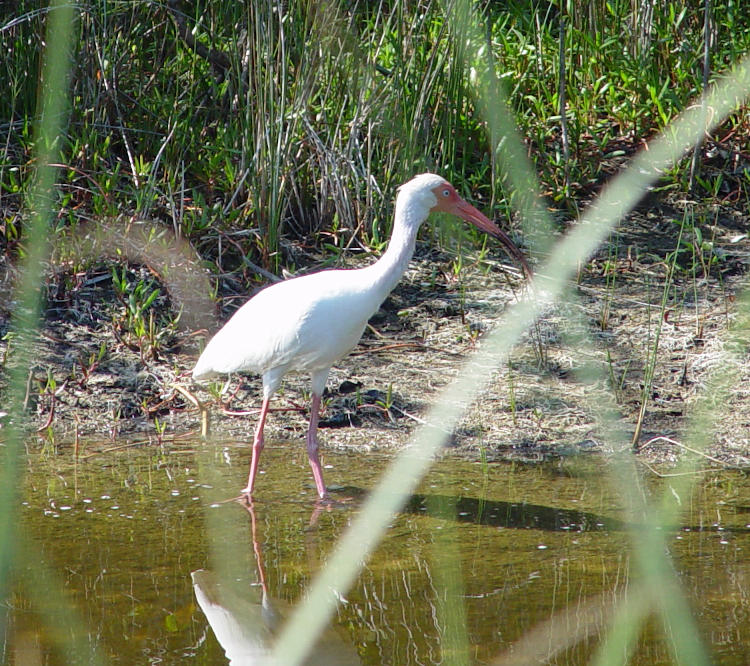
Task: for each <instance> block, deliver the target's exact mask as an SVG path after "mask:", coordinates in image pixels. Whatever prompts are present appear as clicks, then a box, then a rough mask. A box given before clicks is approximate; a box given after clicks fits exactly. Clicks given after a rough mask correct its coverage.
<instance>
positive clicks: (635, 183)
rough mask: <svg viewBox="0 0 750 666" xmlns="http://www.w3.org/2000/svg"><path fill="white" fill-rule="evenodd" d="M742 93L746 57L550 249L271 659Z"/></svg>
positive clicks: (387, 477) (322, 609)
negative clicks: (496, 377)
mask: <svg viewBox="0 0 750 666" xmlns="http://www.w3.org/2000/svg"><path fill="white" fill-rule="evenodd" d="M748 91H750V57H746V58H744V59H743V60H742V61H741V62H740V63H739V64H738V65H737V67H735V68H734V69H733V71H732V72H731V74H730V75H729V76H727V77H726V78H725V79H724V80H722V81H720V82H719V83H718V84H717V85H716V86H715V87H713V88H712V89H710V90H708V91H706V93H705V95H706V98H707V104H708V105H709V106H711V107H712V108H713V109H714V110H715V114H714V116H713V117H712V118H711V122H710V125H709V127H706V126H704V125H703V123H702V122H701V120H702V118H701V114H700V110H699V109H694V108H693V109H689V110H688V111H687V112H685V113H684V114H683V115H682V116H681V117H679V118H678V119H677V120H676V121H675V122H674V123H673V124H672V125H671V126H670V127H669V128H668V130H667V131H666V132H664V134H662V135H661V136H660V137H658V138H657V139H655V140H654V141H653V143H652V144H651V146H650V148H649V150H648V151H643V152H641V153H639V154H638V155H637V156H636V158H635V159H634V160H633V162H632V163H631V165H630V167H629V168H628V170H627V171H625V172H624V173H622V174H621V175H619V176H618V177H616V178H615V179H613V180H612V181H611V183H610V184H609V185H608V187H607V188H606V189H605V190H604V191H603V193H602V194H601V196H600V197H599V199H598V200H597V201H596V202H595V203H594V204H593V205H592V206H591V207H590V209H589V210H588V211H587V212H586V213H585V214H584V216H583V218H582V219H581V220H580V221H579V223H578V224H577V225H576V227H575V228H574V229H573V230H572V231H571V232H570V233H569V234H568V235H567V237H566V238H565V239H564V240H563V241H562V242H560V243H559V244H558V245H557V246H555V247H554V248H552V251H551V253H550V258H549V260H548V261H547V262H546V263H545V264H544V266H543V267H542V268H541V269H540V270H539V273H538V276H537V277H536V278H535V280H534V282H533V287H534V290H533V291H534V293H535V296H536V298H535V299H534V300H527V301H524V302H521V303H518V304H516V305H515V306H513V307H512V308H511V309H510V310H509V312H508V313H507V314H506V316H504V317H503V318H502V320H501V321H500V322H498V326H497V327H496V328H495V329H494V331H493V332H492V333H491V334H490V335H489V336H488V338H487V340H486V342H485V345H484V346H483V347H482V348H481V349H480V350H479V352H478V353H477V354H476V355H475V356H474V358H472V359H471V360H470V362H469V363H467V365H466V366H465V368H464V369H463V371H462V372H461V374H460V375H459V377H457V378H456V379H455V380H454V381H453V382H451V384H450V385H449V386H448V387H447V388H446V389H445V390H444V391H443V392H442V393H441V394H440V396H439V397H438V399H437V400H436V402H435V405H434V407H433V408H432V409H431V410H430V413H429V415H428V417H427V419H426V421H427V423H428V424H429V425H427V426H424V427H422V428H420V429H419V430H418V431H417V432H416V434H415V435H414V437H413V439H412V442H411V445H410V446H409V447H408V448H407V449H406V450H405V451H403V452H402V453H401V454H400V455H399V456H397V458H396V459H395V460H394V461H393V463H392V464H391V465H390V466H389V468H388V470H387V471H386V473H385V474H384V477H383V479H382V480H381V482H380V484H379V486H378V488H377V489H376V491H375V492H373V494H372V495H371V496H370V498H369V499H368V501H367V502H366V504H365V505H364V507H363V509H362V512H361V513H360V514H359V516H358V517H357V519H356V520H355V521H354V522H353V523H352V525H351V527H350V528H349V530H348V531H347V532H346V533H345V534H344V535H343V537H342V538H341V540H340V541H339V544H338V546H337V548H336V549H335V551H334V552H333V554H332V555H331V557H330V559H329V562H328V565H327V566H326V568H325V570H324V571H323V572H322V573H321V574H320V575H319V576H318V577H317V578H316V580H315V581H314V582H313V584H312V586H311V588H310V590H309V594H308V597H307V599H306V600H305V601H304V602H303V603H302V604H301V605H300V606H299V607H298V608H297V610H296V612H295V613H294V615H293V616H292V617H291V618H290V620H289V622H288V623H287V625H286V626H285V627H284V630H283V631H282V633H281V635H280V636H279V639H278V642H277V643H276V647H275V649H274V652H273V655H272V663H278V664H298V663H300V662H301V660H302V659H303V658H304V656H305V655H306V654H307V653H308V652H309V650H310V649H311V648H312V645H313V644H314V642H315V640H316V638H317V636H318V635H319V633H320V631H321V630H322V628H323V627H324V626H325V624H326V623H327V622H328V620H329V618H330V616H331V614H332V613H333V611H334V609H335V606H336V603H337V598H338V597H337V595H336V594H335V593H338V594H339V595H340V594H344V593H345V591H346V590H347V589H348V588H349V587H350V586H351V585H352V583H353V582H354V580H355V578H356V576H357V573H358V571H359V569H360V567H361V565H362V563H363V561H364V559H365V558H366V557H367V556H368V555H369V553H371V552H372V550H373V549H374V548H375V547H376V545H377V543H378V542H379V540H380V538H381V536H382V534H383V533H384V532H385V530H386V529H387V526H388V523H389V521H390V520H391V519H392V516H393V515H394V513H395V512H396V511H397V510H398V509H399V508H400V507H401V506H403V504H404V502H405V501H406V498H407V497H408V496H409V494H411V493H412V492H413V491H414V489H415V488H416V486H417V484H418V482H419V480H420V479H421V478H422V476H423V475H424V474H425V473H426V471H427V470H428V468H429V467H430V464H431V461H432V458H433V456H434V454H435V453H436V452H437V451H438V450H439V449H440V448H441V447H442V446H443V444H444V443H445V441H446V438H447V433H449V432H450V431H451V430H452V428H453V426H454V425H455V423H456V422H457V420H458V418H459V417H460V416H461V414H462V413H463V411H464V407H465V406H466V405H468V404H470V403H471V402H472V401H473V400H474V399H475V398H476V396H477V395H478V393H479V391H480V390H481V389H482V388H483V387H484V386H485V384H486V382H487V381H488V380H489V378H490V376H491V373H492V372H493V369H494V368H495V367H497V365H498V363H500V362H502V360H503V359H505V358H507V355H508V353H509V352H510V350H511V348H512V346H513V345H514V344H515V342H516V341H517V340H518V339H519V338H520V336H521V335H522V333H523V331H525V330H526V329H527V328H528V326H529V325H531V323H532V322H533V321H534V320H535V318H536V317H538V316H539V315H540V314H541V312H543V310H544V308H545V307H547V305H549V304H551V303H554V302H555V301H556V300H557V299H558V298H559V297H560V296H561V295H562V294H563V293H564V290H565V286H566V283H567V280H569V279H570V278H571V277H572V276H573V275H574V274H575V271H576V269H577V266H578V263H579V262H580V261H582V260H584V259H586V258H587V257H588V256H589V255H590V254H591V253H592V252H593V251H594V250H595V249H596V247H597V246H598V245H599V243H601V242H602V241H603V240H604V239H605V238H606V236H607V234H609V233H610V232H611V229H612V227H613V226H614V224H616V223H617V221H619V220H620V219H621V218H622V216H623V215H625V214H626V213H627V212H628V211H629V210H631V209H632V208H633V207H634V206H635V205H636V204H637V202H638V201H639V200H640V198H641V197H642V195H643V193H644V192H645V191H646V189H647V187H648V186H649V185H650V184H651V183H653V182H654V181H655V180H656V179H657V178H658V177H659V175H660V173H661V172H662V171H663V170H664V169H666V168H668V167H669V166H670V165H671V164H673V163H674V162H676V161H677V160H678V159H680V158H681V157H682V156H683V155H684V153H685V151H686V150H688V149H689V148H690V147H691V146H692V145H694V144H695V143H697V142H698V141H699V140H701V138H702V137H703V135H704V133H705V132H706V131H710V129H711V127H713V126H715V125H716V124H718V123H719V122H720V121H721V120H723V118H725V117H726V115H727V114H729V113H730V112H731V111H732V110H733V109H734V108H735V107H736V106H737V105H739V104H741V103H742V100H744V99H745V98H746V96H747V94H748ZM498 94H499V93H498ZM493 101H494V102H495V103H493ZM499 102H500V100H498V99H497V98H494V99H487V100H485V107H484V108H485V112H486V113H489V112H491V113H492V114H493V115H495V116H497V118H495V122H496V123H497V124H501V123H502V124H505V125H509V124H511V121H510V120H509V119H508V115H507V111H506V107H505V105H504V104H502V103H499ZM490 124H492V123H490ZM516 140H517V138H516ZM532 200H533V198H532ZM655 531H656V530H655V529H649V530H647V531H646V533H647V536H646V538H644V539H643V540H636V541H635V544H634V545H635V547H636V553H637V559H638V561H639V563H640V565H641V569H642V571H643V573H645V574H646V578H647V580H648V581H649V583H650V584H658V581H659V576H660V575H662V574H665V575H666V574H667V573H668V572H669V571H670V570H669V566H668V564H667V560H666V558H665V556H664V551H663V549H661V550H660V543H659V541H658V539H657V538H656V537H655V536H654V533H655ZM650 558H656V559H657V560H658V563H656V564H649V563H650V562H652V560H651V559H650ZM664 580H665V582H666V584H667V585H668V587H669V588H670V589H671V587H672V581H673V578H672V577H671V576H668V577H667V578H665V579H664ZM334 591H335V592H334ZM680 599H681V597H679V596H678V597H677V601H669V600H664V604H663V606H662V609H661V611H662V613H663V618H664V621H665V622H667V623H669V624H670V626H671V627H672V631H673V632H674V635H675V644H676V645H677V648H676V650H677V656H678V657H680V658H683V657H684V656H685V654H689V655H692V657H693V658H694V659H695V661H693V662H689V661H684V662H683V663H695V664H698V663H707V662H706V661H705V652H704V649H703V648H702V646H701V644H700V639H699V638H698V636H699V632H698V631H697V630H696V629H695V625H694V620H693V619H692V617H691V616H690V615H689V614H688V613H686V612H685V607H684V605H682V604H681V603H680Z"/></svg>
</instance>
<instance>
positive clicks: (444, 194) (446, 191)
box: [443, 188, 451, 197]
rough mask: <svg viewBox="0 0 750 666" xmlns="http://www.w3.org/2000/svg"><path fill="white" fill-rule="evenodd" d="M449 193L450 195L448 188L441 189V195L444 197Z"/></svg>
mask: <svg viewBox="0 0 750 666" xmlns="http://www.w3.org/2000/svg"><path fill="white" fill-rule="evenodd" d="M450 195H451V191H450V190H449V189H448V188H445V189H444V190H443V196H444V197H449V196H450Z"/></svg>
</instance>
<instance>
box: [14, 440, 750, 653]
mask: <svg viewBox="0 0 750 666" xmlns="http://www.w3.org/2000/svg"><path fill="white" fill-rule="evenodd" d="M248 458H249V448H248V447H247V446H246V445H245V444H234V443H228V444H225V445H206V446H203V445H200V444H195V445H194V446H186V445H180V446H177V445H169V446H164V447H161V448H160V447H155V446H149V447H140V448H124V449H121V450H119V451H110V452H107V453H103V454H101V455H96V456H92V457H90V458H88V459H87V460H85V461H82V462H79V464H77V465H74V464H72V462H71V454H70V451H69V450H66V451H63V452H62V453H61V454H57V455H54V454H52V453H51V452H49V451H46V452H42V453H39V454H33V455H31V456H30V457H29V465H28V472H27V477H26V484H25V491H24V497H23V505H22V507H21V513H20V520H21V524H22V531H21V534H22V538H21V540H20V543H19V550H20V552H21V557H20V565H19V568H20V576H19V577H18V579H17V584H16V585H15V587H14V590H13V595H12V599H11V601H12V603H11V606H10V607H9V608H8V609H4V610H3V612H4V613H5V615H6V618H5V619H6V626H7V636H6V640H5V641H4V643H3V648H2V649H3V656H4V662H7V663H17V664H22V663H32V659H33V660H35V661H36V662H37V663H45V664H68V663H74V662H76V661H78V662H80V663H90V662H89V661H88V660H80V659H78V658H76V656H75V648H74V647H71V640H73V639H75V640H77V641H78V649H79V652H80V651H83V652H86V653H92V652H94V651H98V654H99V655H100V656H101V661H102V663H111V664H146V663H160V664H182V663H196V664H222V663H227V661H228V659H227V656H225V648H226V649H227V650H228V652H227V654H228V655H229V656H230V657H232V656H234V657H235V663H252V659H254V658H257V657H258V656H259V655H262V654H264V652H265V650H266V649H267V648H268V646H269V645H270V644H271V642H272V640H273V635H274V633H275V631H276V629H277V627H278V626H279V624H280V623H282V622H283V619H284V617H285V615H286V614H288V612H289V609H290V608H292V607H293V606H294V604H295V603H296V602H297V601H298V600H299V599H300V598H301V597H302V596H303V595H304V590H305V588H306V587H307V585H309V583H310V581H311V580H312V578H313V577H314V575H315V573H316V572H317V571H318V570H319V569H320V567H322V566H323V565H324V564H325V562H326V559H327V557H328V555H329V553H330V552H331V551H332V549H333V548H334V547H335V544H336V541H337V538H338V537H339V535H341V533H342V532H343V531H344V530H345V529H346V527H347V525H348V523H349V522H350V521H351V520H352V518H353V517H354V515H356V512H357V511H358V507H359V506H360V504H361V502H362V499H363V497H364V496H365V494H366V493H367V491H368V490H370V489H371V488H373V487H374V485H375V484H376V482H377V479H378V477H379V475H380V473H381V471H382V470H383V469H384V468H385V466H386V465H387V463H388V458H387V457H386V456H385V455H381V454H372V453H371V454H355V453H348V452H336V451H327V452H326V453H325V459H324V464H325V466H326V470H325V472H326V480H327V482H328V483H329V484H330V485H332V486H334V488H335V492H334V495H335V497H337V498H338V499H339V500H340V502H339V503H338V504H337V505H336V506H334V507H329V506H322V505H321V504H320V503H319V502H316V500H315V492H314V486H313V485H312V478H311V475H310V472H309V468H308V465H307V459H306V455H305V452H304V447H303V446H300V445H298V444H276V445H269V446H267V447H266V450H265V451H264V457H263V460H262V469H263V474H261V476H260V478H259V481H258V491H257V496H256V500H255V502H254V503H253V506H252V507H248V506H244V505H243V504H241V503H239V502H236V501H232V498H234V497H236V495H237V491H238V489H239V488H241V487H242V485H243V482H244V480H245V475H246V472H247V464H248ZM607 464H608V463H607V461H606V460H604V459H602V458H600V457H587V458H576V459H568V460H564V461H560V462H555V463H547V464H544V465H535V466H528V465H520V464H511V463H491V464H489V465H486V466H484V465H481V464H479V463H471V462H464V461H457V460H454V459H445V460H441V461H439V462H437V463H436V464H435V466H434V468H433V469H432V471H431V472H430V474H429V475H428V477H427V478H426V479H425V481H424V483H423V484H422V485H421V487H420V488H419V490H418V493H417V494H416V495H415V496H414V497H412V498H411V500H410V502H409V503H408V505H407V506H406V507H405V509H404V511H403V512H402V513H401V514H400V515H398V516H397V517H396V518H395V519H394V520H393V522H392V525H391V527H390V530H389V531H388V533H387V534H386V536H385V539H384V540H383V542H382V543H381V545H380V547H379V548H378V550H377V551H376V552H375V553H374V555H373V556H372V558H371V559H370V560H369V561H368V562H367V563H366V564H365V566H364V568H363V570H362V573H361V575H360V577H359V580H358V582H357V584H356V585H355V586H354V588H353V589H351V590H348V591H346V592H344V593H339V594H340V605H339V610H338V614H337V615H336V616H335V618H334V620H333V622H332V624H331V626H330V628H329V630H328V633H327V634H326V635H325V637H324V638H323V640H322V641H321V643H320V647H319V648H318V650H317V651H316V654H315V655H314V658H313V660H312V661H311V662H310V663H320V664H337V663H340V664H394V665H402V664H437V663H467V661H468V663H492V662H493V660H495V659H496V658H498V656H499V655H501V654H503V653H505V652H506V651H508V650H510V649H514V650H519V649H520V648H521V646H523V645H524V641H525V642H526V644H525V647H526V648H527V649H528V648H529V645H531V646H532V647H533V649H535V650H537V651H541V652H542V653H544V652H545V650H548V651H551V650H552V647H548V643H549V644H550V645H552V643H554V641H552V639H550V632H551V631H553V627H554V630H556V631H559V630H560V627H562V628H563V632H564V633H566V634H567V635H573V634H575V633H576V630H577V629H580V626H581V625H582V624H587V623H588V625H591V626H592V627H593V629H591V628H589V630H588V631H587V632H584V635H583V636H579V639H578V640H577V642H576V644H575V645H574V646H571V647H570V648H568V649H566V650H563V651H561V652H560V653H559V654H556V655H555V656H554V657H553V658H552V660H551V663H556V664H581V663H585V662H586V661H587V660H588V659H590V658H591V656H592V655H593V654H594V652H595V650H596V647H597V645H598V642H599V635H600V632H601V631H604V630H605V629H606V622H607V620H608V613H609V611H610V610H611V609H612V608H613V605H614V603H615V602H616V601H617V600H618V599H619V598H621V595H622V594H623V592H624V591H625V589H626V588H627V586H628V583H629V582H630V581H631V561H630V560H631V556H630V547H629V533H628V522H627V520H626V518H625V513H624V507H623V502H622V501H621V500H620V498H619V497H618V496H617V493H616V492H615V491H614V490H612V489H611V488H610V487H609V486H608V485H607V482H606V475H605V474H603V473H602V471H603V469H604V468H605V467H606V465H607ZM664 483H668V481H667V480H658V479H653V478H646V479H645V482H644V487H645V488H646V491H647V492H654V493H656V492H660V491H661V487H662V485H663V484H664ZM748 497H750V482H748V480H747V479H745V478H743V477H741V476H740V475H739V474H728V473H716V474H712V475H711V476H710V477H708V478H705V479H701V481H700V482H699V485H698V486H697V487H696V490H695V492H694V494H693V496H692V497H690V498H684V501H683V507H684V511H683V515H682V516H681V518H680V524H679V525H675V526H674V527H673V528H670V529H669V530H667V532H668V534H667V543H668V546H669V549H670V554H671V555H672V557H673V561H674V564H675V567H676V568H677V570H678V572H679V575H680V579H681V581H682V583H683V585H684V589H685V592H686V596H687V599H688V601H689V602H690V603H691V604H692V607H693V609H694V613H695V616H696V618H697V621H698V623H699V626H700V627H701V629H702V631H703V632H704V634H703V635H704V637H705V639H706V642H707V644H708V645H709V647H710V649H711V651H712V655H713V658H714V661H715V663H717V664H744V663H747V659H748V655H750V647H749V646H750V638H749V637H748V626H749V625H748V615H749V613H750V598H749V596H750V593H748V589H750V587H749V586H748V582H749V581H750V536H749V532H750V529H749V527H748V523H750V501H748ZM50 590H57V592H54V593H50ZM592 617H595V618H598V620H594V621H593V622H592V620H591V618H592ZM211 623H213V625H214V626H213V628H212V626H211ZM599 625H600V626H599ZM597 627H598V628H597ZM530 632H531V633H530ZM534 632H536V633H534ZM217 636H218V638H219V639H220V640H221V641H222V643H223V646H222V645H221V644H220V643H219V641H218V640H217ZM668 640H669V639H668V638H667V637H666V636H665V633H664V632H663V631H662V628H661V626H660V624H659V623H658V622H653V623H652V624H651V625H649V626H648V627H647V628H646V630H645V631H644V632H643V635H642V636H641V641H640V644H639V647H638V650H637V653H636V654H635V655H633V660H632V662H631V663H636V664H668V663H672V662H671V657H670V654H671V652H670V646H669V643H668ZM65 646H68V647H67V648H66V647H65ZM66 649H67V652H66ZM466 655H468V658H467V657H466ZM462 659H463V661H461V660H462Z"/></svg>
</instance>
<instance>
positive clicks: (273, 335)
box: [193, 173, 531, 498]
mask: <svg viewBox="0 0 750 666" xmlns="http://www.w3.org/2000/svg"><path fill="white" fill-rule="evenodd" d="M438 211H442V212H445V213H452V214H453V215H457V216H458V217H460V218H462V219H464V220H466V221H467V222H470V223H471V224H473V225H474V226H476V227H477V228H478V229H481V230H482V231H484V232H485V233H488V234H491V235H492V236H494V237H495V238H497V239H498V240H500V241H501V242H502V243H503V244H504V245H505V247H506V248H507V250H508V251H509V252H510V254H511V255H512V256H513V257H514V258H515V259H517V260H518V261H519V262H520V263H521V264H522V266H523V268H524V270H525V272H526V274H527V275H530V274H531V271H530V269H529V267H528V264H527V263H526V260H525V259H524V257H523V255H522V254H521V252H520V251H519V250H518V248H517V247H516V246H515V245H514V244H513V242H512V241H511V240H510V238H508V236H507V235H506V234H505V233H504V232H503V231H501V230H500V229H499V228H498V227H497V226H495V225H494V224H493V223H492V222H490V220H488V219H487V218H486V217H485V216H484V215H483V214H482V213H480V212H479V211H478V210H477V209H476V208H474V207H473V206H471V205H470V204H468V203H467V202H466V201H464V200H463V199H462V198H461V197H460V196H458V194H457V193H456V190H455V189H454V188H453V186H452V185H451V184H450V183H449V182H448V181H446V180H445V179H444V178H442V177H440V176H436V175H435V174H431V173H423V174H421V175H419V176H416V177H415V178H413V179H412V180H410V181H409V182H408V183H406V184H405V185H402V186H401V187H400V188H399V190H398V195H397V197H396V217H395V220H394V222H393V233H392V234H391V240H390V243H389V244H388V249H387V250H386V252H385V254H383V256H382V257H381V258H380V259H378V261H376V262H375V263H374V264H371V265H370V266H367V267H365V268H357V269H344V270H326V271H320V272H318V273H313V274H311V275H304V276H302V277H298V278H294V279H291V280H287V281H286V282H279V283H277V284H274V285H271V286H270V287H267V288H266V289H263V290H262V291H261V292H259V293H258V294H257V295H256V296H254V297H253V298H252V299H250V300H249V301H248V302H247V303H245V304H244V305H243V306H242V307H241V308H240V309H239V310H237V312H235V313H234V315H233V316H232V318H231V319H230V320H229V321H228V322H227V323H226V324H225V325H224V327H223V328H221V329H220V330H219V332H218V333H216V335H215V336H214V337H213V338H212V339H211V341H210V342H209V343H208V345H206V348H205V350H204V351H203V353H202V354H201V356H200V358H199V359H198V362H197V363H196V364H195V368H193V378H194V379H208V378H211V377H215V376H216V375H219V374H222V373H231V372H243V371H247V372H253V373H257V374H260V375H262V377H263V403H262V405H261V409H260V416H259V418H258V425H257V427H256V429H255V437H254V439H253V454H252V460H251V462H250V476H249V477H248V480H247V486H246V487H245V488H244V489H243V491H242V492H243V493H245V494H247V495H249V496H251V495H252V492H253V487H254V485H255V477H256V475H257V473H258V462H259V460H260V454H261V451H262V450H263V427H264V425H265V423H266V416H267V415H268V406H269V402H270V400H271V396H272V395H273V394H274V392H275V391H276V389H277V388H278V387H279V384H280V383H281V380H282V378H283V377H284V375H285V374H286V373H287V372H289V371H290V370H297V371H307V372H309V373H310V375H311V378H312V404H311V407H310V426H309V428H308V430H307V455H308V458H309V460H310V467H311V468H312V473H313V477H314V478H315V486H316V487H317V490H318V495H320V497H321V498H324V497H325V496H326V487H325V484H324V483H323V471H322V470H321V467H320V459H319V457H318V436H317V430H318V416H319V411H320V399H321V396H322V395H323V389H324V388H325V385H326V380H327V379H328V373H329V371H330V369H331V366H332V365H333V364H334V363H335V362H336V361H337V360H338V359H340V358H341V357H342V356H344V355H345V354H347V353H348V352H349V351H351V349H352V348H353V347H354V346H355V345H356V344H357V342H358V341H359V339H360V337H361V336H362V333H363V332H364V330H365V326H366V325H367V320H368V319H369V318H370V317H371V316H372V315H373V314H374V313H375V312H376V311H377V309H378V308H379V307H380V304H381V303H382V302H383V301H384V300H385V297H386V296H388V294H389V293H390V292H391V290H392V289H393V288H394V287H395V286H396V283H397V282H398V281H399V280H400V279H401V276H402V275H403V274H404V271H405V270H406V267H407V266H408V264H409V260H410V259H411V257H412V254H413V253H414V243H415V240H416V237H417V231H418V230H419V226H420V225H421V224H422V222H424V221H425V219H427V216H428V215H429V214H430V213H432V212H438Z"/></svg>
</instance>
